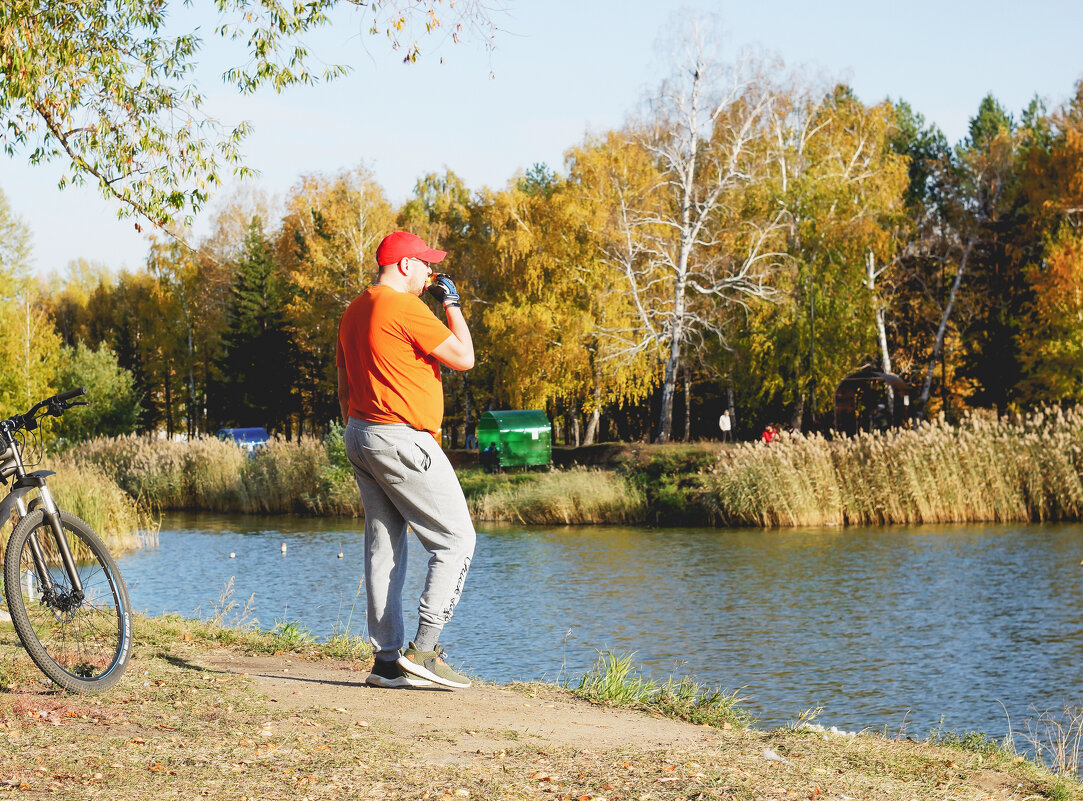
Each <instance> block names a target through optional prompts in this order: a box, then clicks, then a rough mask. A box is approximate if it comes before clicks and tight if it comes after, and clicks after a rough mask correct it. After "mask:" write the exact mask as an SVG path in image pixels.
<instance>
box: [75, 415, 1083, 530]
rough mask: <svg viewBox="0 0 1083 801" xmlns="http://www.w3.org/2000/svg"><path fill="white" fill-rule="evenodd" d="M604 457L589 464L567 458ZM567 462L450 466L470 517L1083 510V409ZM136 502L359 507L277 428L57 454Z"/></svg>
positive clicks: (777, 517) (344, 473) (1040, 516)
mask: <svg viewBox="0 0 1083 801" xmlns="http://www.w3.org/2000/svg"><path fill="white" fill-rule="evenodd" d="M600 454H604V463H602V464H597V463H596V464H589V463H588V464H584V465H577V464H575V462H576V460H577V458H578V457H584V461H588V462H589V459H590V458H596V457H598V456H599V455H600ZM560 456H561V460H562V461H565V462H568V466H565V467H562V468H555V469H553V470H551V471H541V472H508V473H503V474H496V475H488V474H485V473H483V472H481V471H480V470H479V469H477V468H473V467H465V468H460V471H459V472H460V477H461V480H462V484H463V489H464V491H465V492H466V495H467V500H468V501H469V503H470V506H471V509H472V511H473V513H474V516H475V517H476V518H477V519H478V520H483V521H484V520H502V521H509V522H519V523H526V524H538V525H553V524H557V525H561V524H590V523H628V524H638V523H648V524H652V525H723V526H765V527H775V526H820V525H881V524H913V523H945V522H971V521H1024V520H1079V519H1083V410H1081V409H1080V408H1075V409H1070V410H1067V411H1062V410H1059V409H1053V410H1048V411H1044V412H1038V413H1034V414H1030V415H1028V416H1026V417H1023V418H1020V419H1015V420H1007V419H1002V420H995V419H990V418H988V417H984V416H974V417H970V418H967V419H966V420H964V421H963V422H962V423H961V424H959V425H957V426H951V425H948V424H946V423H944V422H943V421H935V422H931V423H925V424H922V425H919V426H917V427H916V428H913V429H908V430H898V431H889V432H887V433H884V434H862V435H860V436H858V437H854V438H837V439H828V438H825V437H823V436H820V435H813V436H808V437H805V436H800V435H798V436H782V437H781V438H779V439H778V440H776V441H775V442H773V443H772V444H771V445H769V446H768V445H764V444H763V443H760V442H754V443H739V444H736V445H733V446H727V447H722V446H720V445H719V444H717V443H708V444H702V445H665V446H648V445H623V446H612V445H611V446H605V447H604V448H601V449H583V450H582V451H581V452H578V453H577V452H574V451H569V452H562V453H561V454H560ZM65 459H66V460H67V461H68V462H70V463H71V464H74V465H76V466H79V467H82V468H84V469H85V470H88V471H91V472H97V473H99V474H100V475H102V476H104V477H106V478H109V479H111V480H112V481H114V482H115V483H116V484H117V485H118V486H119V487H121V488H122V489H123V490H124V491H125V492H127V493H128V495H129V496H130V497H131V498H132V499H134V500H135V502H136V504H137V505H138V508H141V509H149V510H191V511H198V510H209V511H221V512H240V513H259V514H266V513H298V514H320V515H351V516H356V515H360V514H361V513H362V509H361V505H360V500H359V498H358V494H357V488H356V486H355V485H354V482H353V478H352V475H351V471H350V468H349V464H348V462H347V461H346V458H345V451H344V449H343V446H342V437H341V429H338V430H336V431H334V432H333V433H332V436H331V437H329V438H328V439H327V440H326V441H320V440H318V439H313V438H301V439H300V440H299V441H293V442H287V441H285V440H275V441H273V442H272V443H271V444H270V445H269V446H268V447H266V448H264V449H262V450H260V451H258V452H257V453H256V454H255V456H254V457H252V458H249V457H247V456H246V455H245V454H244V453H243V452H242V451H241V450H240V449H238V448H237V447H236V446H234V445H232V444H230V443H226V442H220V441H218V440H215V439H202V440H197V441H194V442H188V443H177V442H170V441H167V440H157V439H147V438H141V437H123V438H119V439H99V440H94V441H91V442H88V443H84V444H82V445H79V446H77V447H75V448H73V449H72V450H70V451H69V452H67V454H66V455H65Z"/></svg>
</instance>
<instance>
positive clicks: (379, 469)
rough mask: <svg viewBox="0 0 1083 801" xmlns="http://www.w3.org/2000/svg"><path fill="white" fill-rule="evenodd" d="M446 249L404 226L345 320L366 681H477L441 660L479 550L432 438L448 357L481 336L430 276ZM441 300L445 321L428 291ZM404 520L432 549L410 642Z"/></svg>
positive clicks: (469, 361)
mask: <svg viewBox="0 0 1083 801" xmlns="http://www.w3.org/2000/svg"><path fill="white" fill-rule="evenodd" d="M446 255H447V254H446V253H445V252H444V251H442V250H434V249H432V248H430V247H429V246H428V245H426V244H425V242H424V241H422V239H421V238H420V237H417V236H414V235H413V234H409V233H406V232H403V231H396V232H395V233H393V234H390V235H388V236H387V237H385V238H384V240H383V241H382V242H381V243H380V245H379V247H378V248H377V249H376V263H377V265H378V266H379V276H378V278H377V280H376V283H375V284H373V285H372V286H371V287H369V288H368V289H367V290H366V291H365V292H363V293H362V294H361V295H359V296H358V297H357V298H355V299H354V300H353V302H351V303H350V305H349V306H348V307H347V309H346V311H345V312H344V313H343V315H342V320H341V322H340V323H339V329H338V354H337V359H336V361H337V364H338V398H339V406H340V407H341V411H342V418H343V420H344V421H345V422H346V431H345V440H346V455H347V456H348V457H349V459H350V463H351V464H352V465H353V472H354V478H355V479H356V480H357V486H358V489H359V490H360V491H361V502H362V504H363V505H364V507H365V588H366V592H367V600H368V629H369V640H370V641H371V643H372V647H373V650H374V651H375V656H376V659H375V663H374V665H373V668H372V673H371V674H370V675H369V677H368V679H367V683H368V684H372V685H375V686H379V687H416V686H423V685H428V684H430V683H435V684H440V685H442V686H445V687H456V688H461V687H469V686H470V681H469V679H467V678H466V677H465V676H463V675H462V674H460V673H458V672H457V671H455V670H454V669H452V668H451V667H450V666H449V665H448V664H447V662H445V661H444V659H443V657H442V655H441V650H440V646H439V644H438V638H439V636H440V633H441V632H442V631H443V627H444V624H446V623H447V622H448V621H449V620H451V615H452V612H453V611H454V609H455V604H456V603H458V601H459V596H460V594H461V593H462V588H463V582H464V581H465V580H466V573H467V570H469V568H470V560H471V558H472V557H473V554H474V541H475V533H474V525H473V522H472V521H471V520H470V512H469V510H468V508H467V505H466V498H465V497H464V496H463V491H462V488H461V487H460V486H459V480H458V478H457V477H456V476H455V471H454V469H452V467H451V463H450V462H449V461H448V459H447V456H446V455H445V454H444V452H443V451H442V450H441V449H440V446H439V445H438V444H437V442H436V440H435V436H436V432H437V430H438V429H439V428H440V423H441V421H442V419H443V416H444V396H443V390H442V387H441V384H440V365H441V364H443V365H445V366H447V367H449V368H451V369H452V370H469V369H470V368H471V367H473V366H474V345H473V342H472V340H471V338H470V330H469V328H468V327H467V325H466V319H465V318H464V317H463V312H462V307H461V305H460V299H459V293H458V291H457V290H456V288H455V283H454V282H453V281H452V280H451V277H450V276H447V275H444V274H441V275H437V276H435V277H434V279H433V280H432V281H431V283H430V276H431V275H432V269H431V267H430V265H432V264H435V263H437V262H440V261H442V260H443V258H444V257H445V256H446ZM426 288H427V289H428V291H429V294H430V295H432V296H433V297H434V298H436V300H437V301H439V302H440V303H441V305H442V306H443V307H444V315H445V317H446V319H447V325H444V324H443V323H442V322H440V321H439V320H438V319H437V318H436V317H435V316H434V315H433V313H432V311H430V310H429V307H428V306H426V305H425V303H424V301H422V300H421V295H422V293H423V292H424V291H425V290H426ZM407 525H409V526H410V528H412V529H413V531H414V533H415V534H416V535H417V538H418V539H419V540H420V542H421V544H422V545H423V546H424V547H425V550H426V551H428V552H429V557H430V558H429V563H428V576H427V577H426V580H425V590H424V592H423V593H422V595H421V601H420V604H419V606H418V628H417V635H416V636H415V638H414V639H413V641H412V642H410V644H409V647H407V648H406V649H405V651H403V650H402V647H403V645H404V640H405V630H404V625H403V616H402V588H403V582H404V580H405V578H406V551H407Z"/></svg>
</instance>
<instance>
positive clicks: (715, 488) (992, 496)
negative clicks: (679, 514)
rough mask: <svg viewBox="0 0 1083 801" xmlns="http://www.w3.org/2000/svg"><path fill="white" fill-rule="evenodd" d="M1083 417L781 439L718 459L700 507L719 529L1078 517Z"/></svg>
mask: <svg viewBox="0 0 1083 801" xmlns="http://www.w3.org/2000/svg"><path fill="white" fill-rule="evenodd" d="M1081 475H1083V410H1081V409H1080V408H1078V407H1077V408H1073V409H1069V410H1061V409H1047V410H1042V411H1038V412H1034V413H1031V414H1028V415H1026V416H1024V417H1021V418H1019V419H1015V420H1009V419H1000V420H994V419H990V418H989V417H988V416H987V415H974V416H971V417H968V418H967V419H965V420H964V421H963V422H962V423H961V424H959V425H958V426H951V425H949V424H947V423H945V422H944V421H943V420H936V421H932V422H928V423H923V424H921V425H919V426H917V427H916V428H913V429H906V430H893V431H889V432H886V433H883V434H868V433H865V434H860V435H859V436H856V437H853V438H836V439H826V438H824V437H823V436H820V435H813V436H809V437H805V436H801V435H791V436H782V437H781V438H779V439H778V440H776V441H775V442H773V443H771V444H770V445H764V444H763V443H758V442H757V443H744V444H741V445H738V446H736V447H734V448H730V449H727V450H725V451H723V452H722V453H721V455H720V456H719V459H718V462H717V463H716V465H715V466H714V467H713V468H712V469H711V470H710V472H709V475H708V476H707V478H706V479H705V482H704V483H705V490H706V492H705V496H704V503H705V505H706V506H707V507H708V508H709V509H710V511H711V512H712V513H713V514H714V515H715V517H716V519H717V520H718V522H721V523H723V524H728V525H759V526H767V527H773V526H818V525H879V524H884V523H902V524H908V523H946V522H971V521H1018V520H1061V519H1071V520H1077V519H1079V518H1080V515H1081V514H1083V480H1081Z"/></svg>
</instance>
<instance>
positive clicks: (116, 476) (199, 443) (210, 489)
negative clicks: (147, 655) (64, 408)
mask: <svg viewBox="0 0 1083 801" xmlns="http://www.w3.org/2000/svg"><path fill="white" fill-rule="evenodd" d="M65 456H66V458H68V459H70V460H71V461H73V462H75V463H76V464H79V465H83V466H85V467H87V468H88V469H93V470H97V471H100V473H102V474H103V475H105V476H107V477H109V478H110V479H112V480H113V481H114V482H116V484H117V485H118V486H120V487H121V488H122V489H123V490H124V491H125V492H127V493H128V495H130V496H131V497H132V498H134V499H136V501H137V502H138V503H139V504H140V506H142V507H144V508H148V509H153V510H155V511H161V510H178V511H180V510H184V511H214V512H239V513H244V514H290V513H293V514H322V515H346V516H351V515H358V514H360V513H361V504H360V500H359V498H358V495H357V486H356V484H354V481H353V476H352V474H351V473H350V471H349V468H348V465H347V464H346V461H345V452H344V450H343V448H342V440H341V430H339V431H338V432H336V434H335V435H334V436H332V437H331V438H329V439H328V440H327V441H324V440H320V439H318V438H315V437H300V438H299V439H296V440H293V441H286V440H284V439H281V438H276V439H273V440H271V442H270V443H268V444H267V445H266V446H265V447H263V448H260V449H259V450H258V451H256V453H255V454H254V455H252V456H251V457H249V456H248V455H247V454H246V453H245V452H244V451H243V450H241V449H240V448H238V447H237V446H236V445H234V444H232V443H230V442H225V441H222V440H219V439H215V438H212V437H204V438H201V439H196V440H192V441H190V442H174V441H172V440H165V439H156V438H148V437H142V436H136V435H130V436H126V437H101V438H98V439H94V440H90V441H88V442H84V443H81V444H79V445H77V446H75V447H73V448H71V449H70V450H68V451H67V452H66V453H65Z"/></svg>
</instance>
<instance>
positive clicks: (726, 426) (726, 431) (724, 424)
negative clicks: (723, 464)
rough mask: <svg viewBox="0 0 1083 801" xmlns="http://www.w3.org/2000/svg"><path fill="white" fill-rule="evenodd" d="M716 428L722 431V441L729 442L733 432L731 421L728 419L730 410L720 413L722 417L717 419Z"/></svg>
mask: <svg viewBox="0 0 1083 801" xmlns="http://www.w3.org/2000/svg"><path fill="white" fill-rule="evenodd" d="M718 427H719V428H720V429H722V441H723V442H729V441H730V437H731V434H730V432H731V431H732V430H733V421H732V420H731V419H730V410H729V409H726V411H724V412H722V416H721V417H719V418H718Z"/></svg>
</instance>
